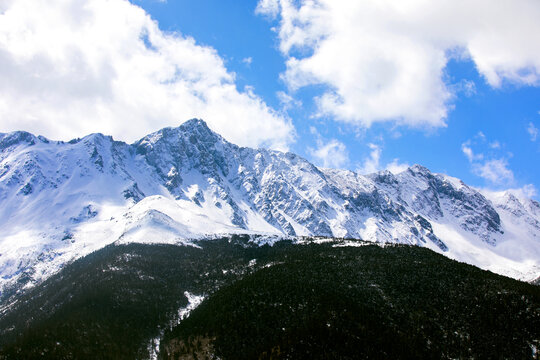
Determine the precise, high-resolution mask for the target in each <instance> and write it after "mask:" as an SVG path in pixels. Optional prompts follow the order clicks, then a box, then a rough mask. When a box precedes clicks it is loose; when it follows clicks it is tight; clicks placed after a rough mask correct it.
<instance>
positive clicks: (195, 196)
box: [0, 119, 540, 296]
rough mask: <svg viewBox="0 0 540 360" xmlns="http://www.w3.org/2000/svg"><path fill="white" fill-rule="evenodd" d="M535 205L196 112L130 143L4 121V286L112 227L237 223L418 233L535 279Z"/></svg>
mask: <svg viewBox="0 0 540 360" xmlns="http://www.w3.org/2000/svg"><path fill="white" fill-rule="evenodd" d="M505 199H506V200H505ZM539 207H540V205H539V204H538V203H537V202H535V201H533V200H530V199H522V198H518V197H516V196H514V195H512V194H509V193H507V194H503V195H500V194H484V195H483V194H482V193H480V192H478V191H477V190H475V189H473V188H470V187H468V186H467V185H465V184H464V183H462V182H461V181H459V180H458V179H455V178H451V177H449V176H446V175H442V174H433V173H431V172H430V171H429V170H428V169H426V168H424V167H421V166H418V165H415V166H413V167H411V168H409V169H407V170H406V171H404V172H402V173H400V174H392V173H389V172H380V173H376V174H371V175H367V176H363V175H360V174H357V173H354V172H350V171H346V170H332V169H321V168H317V167H316V166H314V165H312V164H311V163H309V162H308V161H307V160H305V159H303V158H301V157H299V156H297V155H295V154H292V153H282V152H278V151H272V150H265V149H250V148H242V147H238V146H236V145H234V144H231V143H229V142H227V141H226V140H225V139H223V138H222V137H221V136H219V135H218V134H216V133H214V132H212V131H211V130H210V129H209V128H208V127H207V125H206V123H204V121H202V120H197V119H194V120H190V121H187V122H186V123H184V124H182V125H181V126H179V127H177V128H165V129H162V130H160V131H157V132H155V133H153V134H150V135H147V136H145V137H144V138H142V139H141V140H139V141H137V142H135V143H134V144H131V145H128V144H125V143H123V142H118V141H114V140H113V139H112V138H111V137H107V136H104V135H101V134H92V135H89V136H86V137H84V138H82V139H75V140H72V141H70V142H67V143H66V142H58V141H51V140H48V139H45V138H43V137H36V136H34V135H32V134H29V133H26V132H14V133H9V134H2V135H0V228H1V229H2V230H1V232H0V254H1V256H0V275H1V279H0V288H1V289H2V296H7V295H9V294H12V293H13V291H16V290H17V289H20V288H21V287H22V286H25V285H31V284H35V283H36V282H39V281H41V280H43V279H45V278H47V277H48V276H50V275H51V274H53V273H55V272H57V271H58V270H59V269H60V268H61V267H62V266H64V265H65V264H66V263H68V262H70V261H72V260H73V259H76V258H78V257H81V256H83V255H85V254H88V253H90V252H92V251H94V250H97V249H100V248H102V247H104V246H106V245H107V244H110V243H113V242H116V241H118V242H121V243H129V242H151V243H161V242H164V243H180V244H185V245H189V244H190V243H191V240H193V239H198V238H201V237H207V236H218V235H220V234H234V233H244V234H259V235H261V234H262V235H265V236H267V237H270V238H272V237H273V238H275V237H280V236H288V237H290V236H293V237H294V236H308V235H316V236H324V237H344V238H356V239H364V240H367V241H373V242H379V243H384V242H396V243H404V244H413V245H420V246H425V247H428V248H430V249H433V250H435V251H438V252H441V253H444V254H445V255H447V256H449V257H451V258H454V259H458V260H461V261H465V262H468V263H471V264H475V265H478V266H480V267H482V268H484V269H489V270H492V271H495V272H498V273H501V274H506V275H510V276H513V277H516V278H520V279H525V280H532V279H535V278H537V277H538V276H539V275H540V239H539V238H538V237H539V236H540V225H539V224H540V211H539V210H538V209H539Z"/></svg>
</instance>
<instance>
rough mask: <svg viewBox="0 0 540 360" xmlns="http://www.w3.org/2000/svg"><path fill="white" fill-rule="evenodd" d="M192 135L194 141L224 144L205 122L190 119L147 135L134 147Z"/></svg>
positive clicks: (219, 136)
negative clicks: (220, 142) (176, 125)
mask: <svg viewBox="0 0 540 360" xmlns="http://www.w3.org/2000/svg"><path fill="white" fill-rule="evenodd" d="M191 135H194V136H195V138H196V139H199V140H204V141H208V142H217V141H220V140H221V141H223V142H226V141H225V140H224V139H223V138H222V137H221V135H219V134H218V133H216V132H214V131H212V130H211V129H210V128H209V127H208V125H207V124H206V122H205V121H204V120H201V119H196V118H194V119H190V120H188V121H186V122H184V123H182V124H181V125H180V126H178V127H170V126H169V127H165V128H163V129H160V130H158V131H156V132H153V133H151V134H148V135H146V136H144V137H143V138H141V139H140V140H139V141H137V142H135V144H134V145H137V146H140V145H143V146H147V145H152V144H155V143H157V142H158V141H160V140H162V139H165V140H171V139H172V140H175V139H177V138H179V137H185V136H191Z"/></svg>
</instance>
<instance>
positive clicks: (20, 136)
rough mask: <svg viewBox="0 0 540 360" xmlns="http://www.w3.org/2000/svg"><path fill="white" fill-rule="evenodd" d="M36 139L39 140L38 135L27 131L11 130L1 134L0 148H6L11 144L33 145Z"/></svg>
mask: <svg viewBox="0 0 540 360" xmlns="http://www.w3.org/2000/svg"><path fill="white" fill-rule="evenodd" d="M37 141H40V139H39V138H38V137H36V136H35V135H33V134H31V133H29V132H27V131H13V132H10V133H7V134H2V136H1V137H0V149H2V150H3V149H6V148H8V147H11V146H13V145H19V144H22V143H24V144H26V145H34V144H35V143H36V142H37Z"/></svg>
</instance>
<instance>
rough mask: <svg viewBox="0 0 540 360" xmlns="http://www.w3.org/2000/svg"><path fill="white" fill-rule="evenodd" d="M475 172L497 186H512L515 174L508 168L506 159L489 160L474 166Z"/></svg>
mask: <svg viewBox="0 0 540 360" xmlns="http://www.w3.org/2000/svg"><path fill="white" fill-rule="evenodd" d="M473 172H474V173H475V174H476V175H477V176H480V177H481V178H484V179H486V180H488V181H489V182H491V183H492V184H496V185H506V184H512V183H513V182H514V173H513V172H512V170H510V169H509V168H508V162H507V161H506V159H493V160H488V161H486V162H484V163H482V164H480V163H475V164H473Z"/></svg>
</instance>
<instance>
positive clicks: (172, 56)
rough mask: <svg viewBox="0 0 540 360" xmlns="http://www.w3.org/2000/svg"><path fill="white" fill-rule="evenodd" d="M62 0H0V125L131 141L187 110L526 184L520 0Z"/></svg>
mask: <svg viewBox="0 0 540 360" xmlns="http://www.w3.org/2000/svg"><path fill="white" fill-rule="evenodd" d="M71 3H72V4H71ZM352 3H354V2H352ZM66 4H67V5H65V6H63V7H62V6H57V7H56V8H55V6H56V5H55V6H50V7H47V8H46V9H43V11H37V9H35V7H36V5H37V4H35V3H32V2H31V1H28V0H18V1H11V2H8V4H7V5H2V6H0V17H3V20H4V21H3V22H2V19H0V24H2V23H3V24H4V25H0V50H3V51H4V52H3V54H4V55H2V56H0V63H2V64H4V69H6V70H4V71H3V72H2V71H1V70H0V78H2V79H3V80H4V81H3V82H4V84H5V85H6V86H4V87H2V86H0V100H2V101H0V115H1V116H0V118H2V119H3V120H0V125H1V127H0V131H1V132H6V131H12V130H16V129H19V128H20V127H21V126H22V127H24V130H28V131H32V132H35V133H41V134H44V135H46V136H48V137H52V138H59V139H64V138H69V137H75V136H81V135H84V134H85V133H87V132H93V131H100V132H104V133H110V134H113V135H114V136H115V138H120V139H122V140H126V141H132V140H134V139H136V138H137V137H139V136H142V135H144V134H145V133H147V132H149V131H152V130H157V129H159V128H161V127H163V126H176V125H178V123H179V122H182V121H184V120H186V119H188V118H190V117H201V118H204V119H205V120H206V121H207V122H208V123H209V125H210V126H211V127H212V128H213V129H215V130H216V131H218V132H220V133H222V134H223V135H224V136H225V137H226V138H228V139H229V140H231V141H233V142H236V143H239V144H241V145H247V146H266V147H273V148H278V149H289V150H291V151H293V152H295V153H298V154H300V155H302V156H304V157H306V158H307V159H309V160H310V161H312V162H314V163H315V164H317V165H320V166H329V167H341V168H348V169H351V170H355V171H361V172H370V171H377V170H383V169H391V170H394V171H398V170H399V169H402V168H403V167H404V166H407V165H412V164H416V163H418V164H421V165H424V166H426V167H428V168H429V169H431V170H432V171H434V172H443V173H446V174H449V175H452V176H455V177H458V178H461V179H463V180H464V181H465V182H466V183H468V184H470V185H474V186H477V187H481V188H488V189H495V190H499V189H508V188H516V189H517V188H522V189H524V191H525V192H526V193H528V194H529V195H532V196H535V197H536V198H538V196H537V195H534V193H535V191H534V189H540V166H539V165H540V161H539V155H540V133H539V130H538V129H540V87H539V85H540V45H539V44H540V38H539V37H540V35H538V34H540V25H538V24H537V23H538V21H536V19H538V18H540V4H538V2H537V1H528V0H518V1H506V2H505V1H502V2H499V3H498V5H493V6H492V4H491V3H490V2H489V1H485V0H477V1H476V2H466V1H465V2H464V1H457V2H451V1H443V0H441V1H438V2H432V3H430V4H428V5H426V4H425V3H424V5H422V2H419V1H416V0H406V1H400V2H395V1H390V0H388V1H382V2H378V3H377V2H374V1H364V2H358V3H357V4H353V5H351V2H339V1H337V2H336V1H334V2H330V1H328V0H320V1H314V2H302V1H289V0H261V1H260V2H257V1H249V2H248V1H232V0H199V1H188V0H178V1H173V0H169V1H156V0H132V1H131V3H129V2H127V1H122V0H113V1H110V2H106V1H105V0H92V1H88V2H87V4H86V5H84V6H83V5H81V4H80V2H76V1H73V2H71V1H68V0H66ZM113 5H114V6H113ZM79 7H80V8H79ZM141 9H142V10H141ZM30 10H31V11H30ZM28 12H34V13H36V14H42V16H41V17H40V18H37V17H35V18H34V17H32V15H29V14H27V13H28ZM465 14H466V15H465ZM74 19H75V20H76V21H72V20H74ZM64 23H66V24H67V25H66V24H64ZM59 24H61V25H59ZM80 24H87V25H88V24H89V25H88V26H86V27H82V25H80ZM28 29H31V30H30V31H28ZM32 29H33V30H35V32H32ZM23 30H27V31H23ZM29 33H30V34H31V35H28V34H29ZM14 34H15V35H16V36H14ZM21 34H25V35H24V36H25V37H24V38H23V37H21V36H23V35H21ZM59 34H61V35H59ZM67 34H69V35H67ZM7 35H11V36H7ZM17 37H20V38H18V39H19V41H18V42H10V40H9V39H12V38H17ZM22 43H24V44H26V45H24V46H23V45H21V44H22ZM108 43H110V44H108ZM124 47H125V48H124ZM6 54H7V55H6ZM190 59H191V60H190ZM21 64H22V65H21ZM171 69H173V70H171ZM40 71H42V73H40ZM28 74H30V75H28ZM32 74H34V75H32ZM141 74H142V75H141ZM207 94H210V95H207ZM134 99H137V101H134ZM58 106H64V108H63V112H62V113H60V112H58V111H57V110H55V109H57V108H58ZM14 109H15V110H16V109H18V110H17V112H15V110H14ZM20 109H27V113H26V115H25V116H22V115H20V114H19V113H20ZM6 119H7V120H6Z"/></svg>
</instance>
